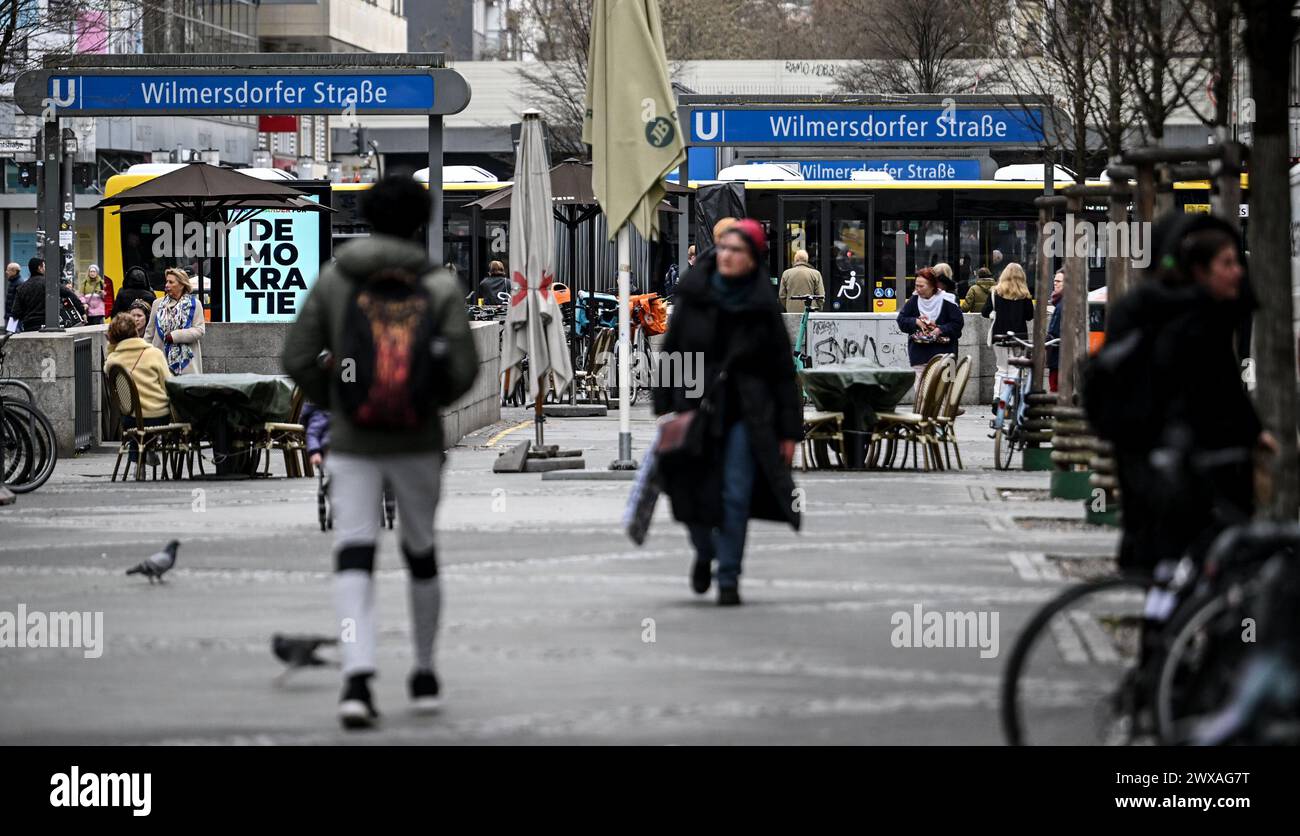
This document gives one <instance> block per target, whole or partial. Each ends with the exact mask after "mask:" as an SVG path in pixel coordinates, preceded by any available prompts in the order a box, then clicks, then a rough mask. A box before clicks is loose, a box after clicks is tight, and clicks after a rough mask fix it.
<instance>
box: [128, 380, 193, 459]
mask: <svg viewBox="0 0 1300 836" xmlns="http://www.w3.org/2000/svg"><path fill="white" fill-rule="evenodd" d="M108 387H109V391H110V392H111V393H112V396H113V403H114V404H116V405H117V409H118V411H119V412H120V413H121V414H122V415H123V416H129V417H131V418H133V419H134V420H135V426H134V427H129V428H128V427H125V426H124V427H122V441H121V443H120V445H119V446H118V448H117V461H115V462H114V463H113V475H112V478H111V479H110V480H109V481H111V482H116V481H117V470H118V467H120V466H121V464H122V454H123V453H125V452H127V450H128V449H130V447H131V446H132V445H134V446H135V449H136V463H135V478H136V481H141V482H142V481H144V478H145V475H144V473H145V471H144V469H145V465H146V463H147V462H148V457H149V454H150V453H157V454H158V456H159V458H160V460H161V461H162V470H163V478H164V479H166V478H168V476H167V469H168V465H169V458H170V457H171V456H172V455H174V454H175V452H176V450H177V448H178V443H179V440H180V439H181V438H183V437H188V436H189V435H190V434H191V432H192V429H191V427H190V425H189V424H185V423H178V422H175V421H173V422H172V423H168V424H162V425H160V426H153V427H146V426H145V424H144V412H143V410H142V409H141V407H140V391H139V390H138V389H137V388H136V385H135V381H134V380H132V379H131V373H130V372H128V371H127V370H126V369H124V368H122V367H120V366H114V367H113V368H111V369H110V370H109V372H108ZM152 467H153V478H154V479H155V480H157V478H158V465H156V464H155V465H152ZM176 468H177V469H176V476H178V477H179V475H180V472H179V464H177V465H176ZM130 472H131V461H130V459H129V458H128V459H127V463H126V470H124V471H122V480H123V481H126V478H127V475H128V474H129V473H130Z"/></svg>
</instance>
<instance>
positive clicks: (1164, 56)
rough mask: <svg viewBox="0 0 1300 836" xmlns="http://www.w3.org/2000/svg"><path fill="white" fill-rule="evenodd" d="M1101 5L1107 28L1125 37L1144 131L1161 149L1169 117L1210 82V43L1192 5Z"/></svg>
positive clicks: (1143, 0) (1127, 0) (1117, 0)
mask: <svg viewBox="0 0 1300 836" xmlns="http://www.w3.org/2000/svg"><path fill="white" fill-rule="evenodd" d="M1097 5H1098V7H1099V8H1097V9H1096V11H1098V12H1100V13H1101V15H1102V18H1101V19H1102V20H1103V21H1104V24H1105V26H1106V27H1108V28H1110V29H1111V30H1114V31H1118V32H1121V33H1123V34H1124V37H1123V38H1121V40H1120V44H1121V45H1122V47H1123V57H1124V61H1123V65H1124V67H1125V69H1126V71H1127V73H1128V77H1129V81H1130V83H1131V85H1132V88H1131V89H1132V92H1133V94H1134V96H1135V98H1136V102H1137V106H1138V112H1139V113H1140V115H1141V121H1140V127H1141V128H1142V130H1143V131H1144V132H1145V134H1146V136H1147V137H1148V138H1149V140H1150V142H1151V143H1153V144H1155V145H1160V144H1161V143H1163V141H1164V136H1165V123H1166V122H1167V121H1168V119H1169V116H1170V115H1171V114H1172V113H1173V112H1174V110H1176V109H1177V108H1178V107H1180V106H1181V105H1183V104H1184V103H1186V102H1187V101H1188V98H1189V95H1190V93H1191V91H1192V90H1193V89H1194V88H1195V87H1196V85H1198V84H1200V83H1201V81H1202V80H1203V79H1204V78H1205V66H1204V55H1205V54H1206V49H1205V41H1204V39H1203V37H1202V34H1201V33H1200V32H1198V31H1197V27H1196V25H1195V24H1194V16H1193V11H1192V8H1193V4H1190V3H1186V2H1174V3H1170V2H1168V0H1109V2H1107V3H1100V4H1097Z"/></svg>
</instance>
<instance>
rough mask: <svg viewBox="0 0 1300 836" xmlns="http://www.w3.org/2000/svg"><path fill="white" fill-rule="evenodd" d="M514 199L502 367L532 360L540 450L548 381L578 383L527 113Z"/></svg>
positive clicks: (547, 202) (531, 116) (545, 167)
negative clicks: (557, 291) (559, 299)
mask: <svg viewBox="0 0 1300 836" xmlns="http://www.w3.org/2000/svg"><path fill="white" fill-rule="evenodd" d="M514 191H515V196H514V199H513V200H512V201H511V203H510V269H511V284H512V289H511V293H510V309H509V311H508V312H507V313H506V329H505V339H504V340H503V341H502V345H501V350H502V357H501V365H502V367H503V368H504V369H505V370H506V375H507V378H506V380H507V385H508V381H509V375H510V373H511V371H513V370H515V369H516V367H518V366H520V364H521V363H522V362H523V360H524V358H525V357H527V358H528V394H529V395H530V396H531V397H532V398H533V402H534V411H535V415H536V418H535V422H536V438H537V446H538V447H539V448H540V447H541V446H542V444H543V438H542V421H543V416H542V400H543V398H545V396H546V381H547V379H548V378H550V377H554V379H555V387H556V391H557V392H561V391H563V390H564V388H565V387H566V386H568V385H569V381H570V380H572V379H573V366H572V364H571V363H570V361H569V349H568V346H567V345H566V344H565V341H564V317H563V315H562V314H561V313H560V306H559V304H558V303H557V302H556V301H555V294H553V293H552V292H551V287H552V285H553V284H554V282H555V220H554V218H553V217H552V215H551V212H552V210H551V171H550V165H549V164H548V162H547V159H546V143H545V140H544V139H543V138H542V121H541V114H540V113H539V112H538V111H535V110H529V111H526V112H525V113H524V120H523V127H522V131H521V132H520V138H519V149H518V151H517V152H516V155H515V184H514Z"/></svg>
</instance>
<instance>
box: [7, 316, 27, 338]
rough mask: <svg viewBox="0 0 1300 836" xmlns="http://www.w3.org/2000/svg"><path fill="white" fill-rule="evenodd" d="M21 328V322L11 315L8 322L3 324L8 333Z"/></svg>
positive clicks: (15, 331) (15, 332) (14, 332)
mask: <svg viewBox="0 0 1300 836" xmlns="http://www.w3.org/2000/svg"><path fill="white" fill-rule="evenodd" d="M21 330H23V324H22V323H21V322H19V321H18V320H16V319H14V318H13V317H12V316H11V317H9V322H8V323H6V324H5V331H7V332H9V333H10V334H17V333H18V332H19V331H21Z"/></svg>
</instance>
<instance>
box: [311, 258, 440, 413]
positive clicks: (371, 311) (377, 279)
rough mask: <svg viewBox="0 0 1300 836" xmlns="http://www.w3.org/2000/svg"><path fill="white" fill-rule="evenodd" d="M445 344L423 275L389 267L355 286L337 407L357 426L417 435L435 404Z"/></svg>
mask: <svg viewBox="0 0 1300 836" xmlns="http://www.w3.org/2000/svg"><path fill="white" fill-rule="evenodd" d="M445 353H446V352H445V342H444V341H443V340H442V339H441V338H440V336H439V334H438V329H437V323H436V321H435V319H434V315H433V299H432V297H431V296H430V295H429V291H428V289H427V288H426V287H425V286H424V282H423V281H422V276H421V275H419V274H417V273H414V272H411V271H409V270H404V269H400V268H387V269H383V270H380V271H377V272H376V273H373V274H371V275H370V276H369V277H368V278H367V279H365V280H363V281H358V282H357V286H356V289H355V290H354V291H353V293H352V295H351V297H350V298H349V300H348V304H347V308H346V310H345V311H344V319H343V340H342V345H340V346H339V352H338V354H337V355H336V358H335V374H336V381H335V382H336V385H337V391H338V395H339V405H340V407H342V409H343V412H344V414H345V415H347V416H348V420H350V421H351V422H352V424H353V425H354V426H357V427H360V428H363V429H368V430H397V431H403V430H415V429H418V428H420V427H422V426H424V424H425V423H426V422H427V421H428V420H429V418H430V417H431V416H432V415H433V414H434V412H435V411H436V409H437V407H438V406H439V390H440V386H439V384H440V382H441V377H442V375H441V369H440V364H441V363H442V361H443V359H444V358H443V356H442V355H444V354H445Z"/></svg>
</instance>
